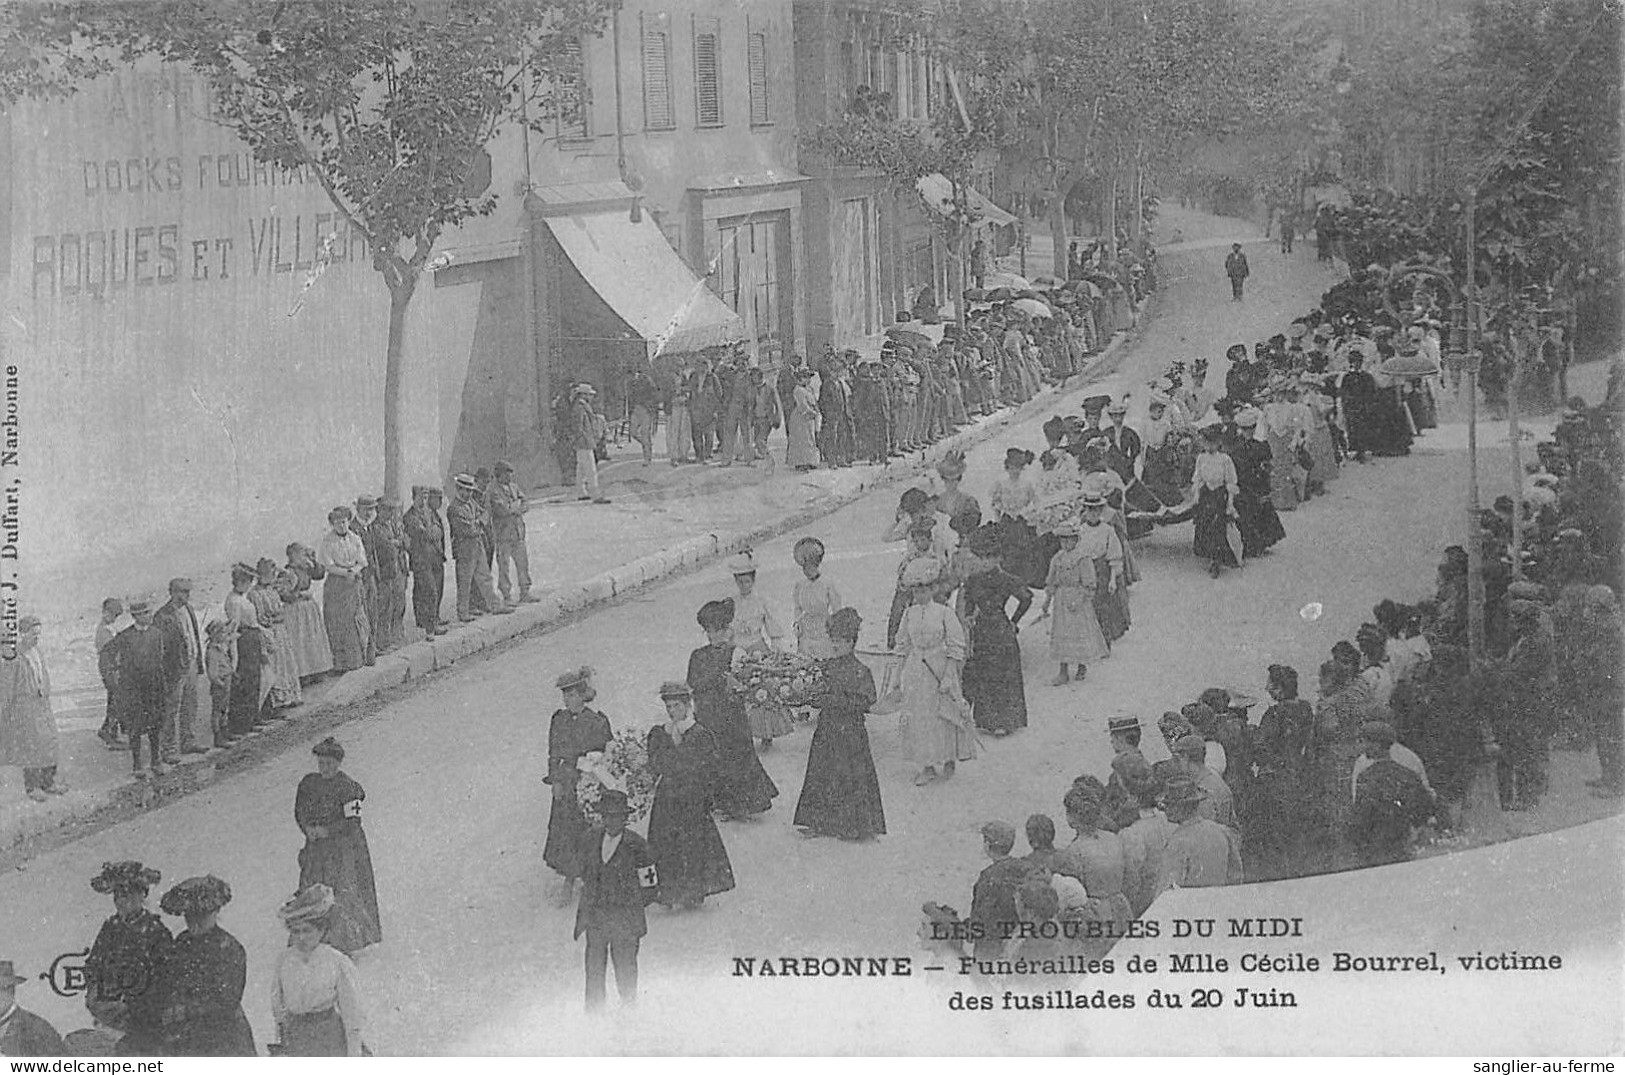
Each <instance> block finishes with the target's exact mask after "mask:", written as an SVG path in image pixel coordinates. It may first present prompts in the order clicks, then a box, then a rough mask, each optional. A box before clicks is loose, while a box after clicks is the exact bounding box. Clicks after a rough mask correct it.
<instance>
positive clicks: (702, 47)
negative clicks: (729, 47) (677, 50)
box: [694, 20, 722, 127]
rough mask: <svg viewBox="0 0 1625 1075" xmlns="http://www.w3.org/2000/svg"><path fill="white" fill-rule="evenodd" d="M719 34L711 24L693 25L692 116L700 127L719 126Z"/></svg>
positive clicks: (707, 21) (698, 23) (720, 77)
mask: <svg viewBox="0 0 1625 1075" xmlns="http://www.w3.org/2000/svg"><path fill="white" fill-rule="evenodd" d="M719 36H720V34H719V30H718V28H717V26H716V24H715V22H714V21H712V20H706V21H705V22H703V23H702V22H700V21H698V20H696V21H695V24H694V113H695V121H696V122H697V123H698V124H699V125H700V126H701V127H720V126H722V72H721V69H720V65H721V57H720V56H718V55H717V52H718V49H717V38H718V37H719Z"/></svg>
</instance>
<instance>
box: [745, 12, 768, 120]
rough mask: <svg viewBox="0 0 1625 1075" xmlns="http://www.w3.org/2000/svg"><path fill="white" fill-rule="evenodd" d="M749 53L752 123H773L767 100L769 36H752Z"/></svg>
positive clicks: (756, 34)
mask: <svg viewBox="0 0 1625 1075" xmlns="http://www.w3.org/2000/svg"><path fill="white" fill-rule="evenodd" d="M748 51H749V61H750V64H749V65H750V121H751V122H752V123H769V122H771V121H772V112H771V110H770V109H769V107H768V98H767V35H766V34H764V33H753V34H751V35H750V46H749V50H748Z"/></svg>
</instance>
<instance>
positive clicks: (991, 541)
mask: <svg viewBox="0 0 1625 1075" xmlns="http://www.w3.org/2000/svg"><path fill="white" fill-rule="evenodd" d="M969 542H970V551H971V552H972V553H973V554H974V555H975V556H976V557H977V558H978V560H979V561H981V562H982V563H984V564H987V565H988V567H987V569H986V570H983V571H979V572H977V573H975V574H973V575H971V576H970V577H969V578H968V579H966V580H965V585H964V588H963V589H964V601H965V610H966V615H967V616H968V617H969V622H970V656H969V657H967V658H966V660H965V673H964V685H965V698H966V699H967V700H968V701H969V702H970V704H971V710H972V713H973V714H974V716H975V718H976V726H977V727H978V728H981V729H983V730H984V731H989V732H992V733H993V734H994V735H996V736H1005V735H1009V734H1010V733H1011V732H1013V731H1015V730H1016V729H1018V728H1025V727H1026V726H1027V688H1026V684H1025V683H1024V682H1023V680H1022V675H1021V641H1020V639H1019V638H1018V637H1017V634H1016V631H1017V625H1018V624H1019V623H1020V622H1021V618H1022V617H1023V616H1025V615H1026V614H1027V610H1028V609H1029V608H1031V607H1032V603H1033V592H1032V591H1031V590H1030V589H1028V588H1027V586H1026V585H1025V584H1024V583H1023V582H1022V581H1021V580H1020V579H1018V578H1016V577H1015V575H1014V573H1013V572H1009V571H1007V570H1006V569H1005V568H1004V567H1002V566H1001V565H1000V560H999V554H1000V553H1001V551H1003V552H1005V557H1004V560H1005V562H1008V559H1009V554H1008V546H1007V545H1006V546H1004V548H1003V549H1001V538H1000V532H999V529H998V528H997V527H996V526H991V525H990V526H983V527H979V528H977V529H976V530H973V531H971V535H970V538H969ZM1012 600H1013V601H1015V602H1016V608H1015V614H1014V615H1010V614H1008V613H1007V611H1006V610H1007V609H1008V608H1009V605H1010V602H1011V601H1012Z"/></svg>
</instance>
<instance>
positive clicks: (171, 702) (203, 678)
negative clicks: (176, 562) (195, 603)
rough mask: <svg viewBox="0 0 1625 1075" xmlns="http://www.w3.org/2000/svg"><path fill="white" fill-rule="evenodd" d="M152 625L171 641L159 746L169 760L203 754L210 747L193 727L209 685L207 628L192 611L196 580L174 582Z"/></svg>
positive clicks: (168, 651) (167, 648)
mask: <svg viewBox="0 0 1625 1075" xmlns="http://www.w3.org/2000/svg"><path fill="white" fill-rule="evenodd" d="M152 623H153V626H154V627H157V628H158V629H159V630H161V631H162V632H163V633H164V636H165V638H166V639H167V644H166V646H165V650H166V652H165V658H166V659H167V660H168V661H169V666H168V668H167V670H166V673H165V674H166V678H167V679H168V683H167V685H166V687H165V696H164V723H163V727H162V729H161V730H160V732H159V736H158V744H159V746H161V747H162V748H163V751H164V754H165V756H166V758H170V757H173V756H174V755H175V753H176V752H177V751H178V752H179V753H181V754H203V753H207V748H206V747H204V746H203V745H202V744H201V743H199V742H198V741H197V737H196V733H195V732H194V731H193V730H192V725H193V722H194V720H195V719H196V717H197V712H198V697H199V695H200V693H201V694H202V695H205V696H206V695H207V693H208V691H207V687H205V689H204V690H203V691H202V692H200V691H199V690H198V686H199V684H200V683H203V684H207V682H208V676H207V670H206V669H205V668H204V667H203V650H204V644H203V627H202V625H201V624H199V623H198V621H197V613H196V612H194V611H193V609H192V580H191V579H185V578H180V579H170V580H169V600H168V601H166V602H165V603H164V605H163V606H162V607H161V608H159V609H158V611H157V612H156V613H154V614H153V617H152Z"/></svg>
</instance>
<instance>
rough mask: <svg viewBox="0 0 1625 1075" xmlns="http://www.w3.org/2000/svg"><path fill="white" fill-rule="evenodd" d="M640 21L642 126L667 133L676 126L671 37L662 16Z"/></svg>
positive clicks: (648, 16) (647, 17)
mask: <svg viewBox="0 0 1625 1075" xmlns="http://www.w3.org/2000/svg"><path fill="white" fill-rule="evenodd" d="M643 18H644V21H643V126H644V127H645V128H647V129H649V130H657V131H665V130H670V129H671V128H672V127H674V126H676V122H675V120H674V117H673V115H672V107H671V33H670V31H669V30H667V28H666V20H665V17H664V16H650V15H645V16H644V17H643Z"/></svg>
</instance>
